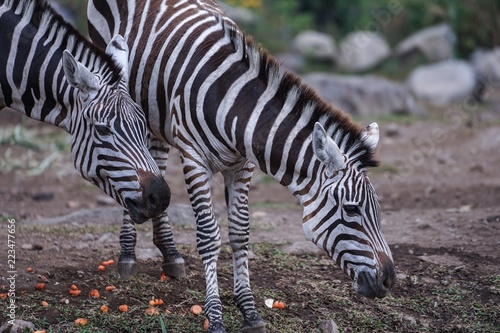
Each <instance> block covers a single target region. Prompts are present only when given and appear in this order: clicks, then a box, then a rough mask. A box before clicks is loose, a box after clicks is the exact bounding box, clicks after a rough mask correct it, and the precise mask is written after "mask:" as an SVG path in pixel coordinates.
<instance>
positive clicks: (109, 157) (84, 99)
mask: <svg viewBox="0 0 500 333" xmlns="http://www.w3.org/2000/svg"><path fill="white" fill-rule="evenodd" d="M106 53H107V54H108V55H110V56H111V57H112V58H113V59H114V61H115V63H116V64H117V65H118V66H121V73H120V79H119V80H117V81H116V82H115V83H114V84H106V83H101V82H102V78H100V77H99V75H98V74H94V73H92V72H91V71H90V70H89V69H88V68H87V67H85V66H84V65H83V64H82V63H80V62H78V61H77V60H75V58H74V57H73V56H72V55H71V53H70V52H68V51H67V50H66V51H64V54H63V61H62V64H63V69H64V73H65V76H66V79H67V80H68V82H69V84H70V85H71V86H73V87H75V88H76V90H77V97H76V98H77V99H78V100H79V101H77V103H80V104H79V107H78V109H79V111H80V112H78V113H77V114H76V115H74V116H73V118H72V124H71V126H70V133H71V134H72V145H71V155H72V158H73V163H74V165H75V167H76V169H77V170H78V171H79V172H80V174H81V175H82V176H83V177H84V178H85V179H87V180H88V181H90V182H91V183H93V184H94V185H96V186H98V187H99V188H101V189H102V190H103V191H104V192H106V193H107V194H108V195H109V196H111V197H112V198H113V199H115V200H116V201H117V202H118V203H119V204H120V205H122V206H123V207H125V208H127V209H128V211H129V214H130V217H131V218H132V220H133V221H134V222H136V223H143V222H145V221H146V220H148V219H149V218H152V217H156V216H158V215H159V214H160V213H162V212H163V211H164V210H165V209H166V208H167V206H168V204H169V201H170V189H169V187H168V185H167V183H166V182H165V180H164V179H163V177H162V175H161V174H160V170H159V168H158V166H157V165H156V163H155V161H154V160H153V157H152V156H151V154H150V153H149V151H148V148H147V128H146V118H145V115H144V112H143V111H142V109H141V108H140V107H139V106H138V105H137V104H136V103H135V102H134V101H133V100H132V98H131V97H130V95H129V94H128V91H127V83H128V82H127V80H128V74H127V73H128V69H127V67H126V66H127V61H128V47H127V44H126V43H125V41H124V40H123V38H122V37H120V36H117V37H115V38H114V39H113V40H112V41H111V42H110V43H109V45H108V47H107V49H106Z"/></svg>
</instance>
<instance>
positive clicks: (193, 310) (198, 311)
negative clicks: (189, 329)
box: [189, 305, 203, 315]
mask: <svg viewBox="0 0 500 333" xmlns="http://www.w3.org/2000/svg"><path fill="white" fill-rule="evenodd" d="M189 311H190V312H191V313H192V314H194V315H199V314H201V313H202V312H203V309H202V308H201V306H199V305H193V306H192V307H191V309H190V310H189Z"/></svg>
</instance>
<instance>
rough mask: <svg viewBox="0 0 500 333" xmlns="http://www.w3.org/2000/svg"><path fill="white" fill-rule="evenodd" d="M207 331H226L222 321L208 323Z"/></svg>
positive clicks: (212, 332)
mask: <svg viewBox="0 0 500 333" xmlns="http://www.w3.org/2000/svg"><path fill="white" fill-rule="evenodd" d="M207 333H227V331H226V329H225V328H224V325H223V324H222V323H214V324H212V323H210V326H209V327H208V330H207Z"/></svg>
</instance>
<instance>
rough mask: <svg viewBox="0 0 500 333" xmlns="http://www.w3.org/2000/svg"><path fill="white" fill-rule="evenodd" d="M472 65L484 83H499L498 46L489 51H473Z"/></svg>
mask: <svg viewBox="0 0 500 333" xmlns="http://www.w3.org/2000/svg"><path fill="white" fill-rule="evenodd" d="M472 65H473V66H474V68H475V69H476V71H477V72H478V74H479V75H480V79H481V81H482V82H483V83H484V84H486V85H488V84H489V85H491V84H494V85H499V84H500V47H498V46H497V47H495V48H494V49H493V50H489V51H475V52H474V53H473V55H472Z"/></svg>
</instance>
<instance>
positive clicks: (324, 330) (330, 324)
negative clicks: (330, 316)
mask: <svg viewBox="0 0 500 333" xmlns="http://www.w3.org/2000/svg"><path fill="white" fill-rule="evenodd" d="M319 328H320V329H321V333H339V327H338V326H337V324H336V323H335V322H334V321H333V320H325V321H323V322H322V323H321V325H320V326H319Z"/></svg>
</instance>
